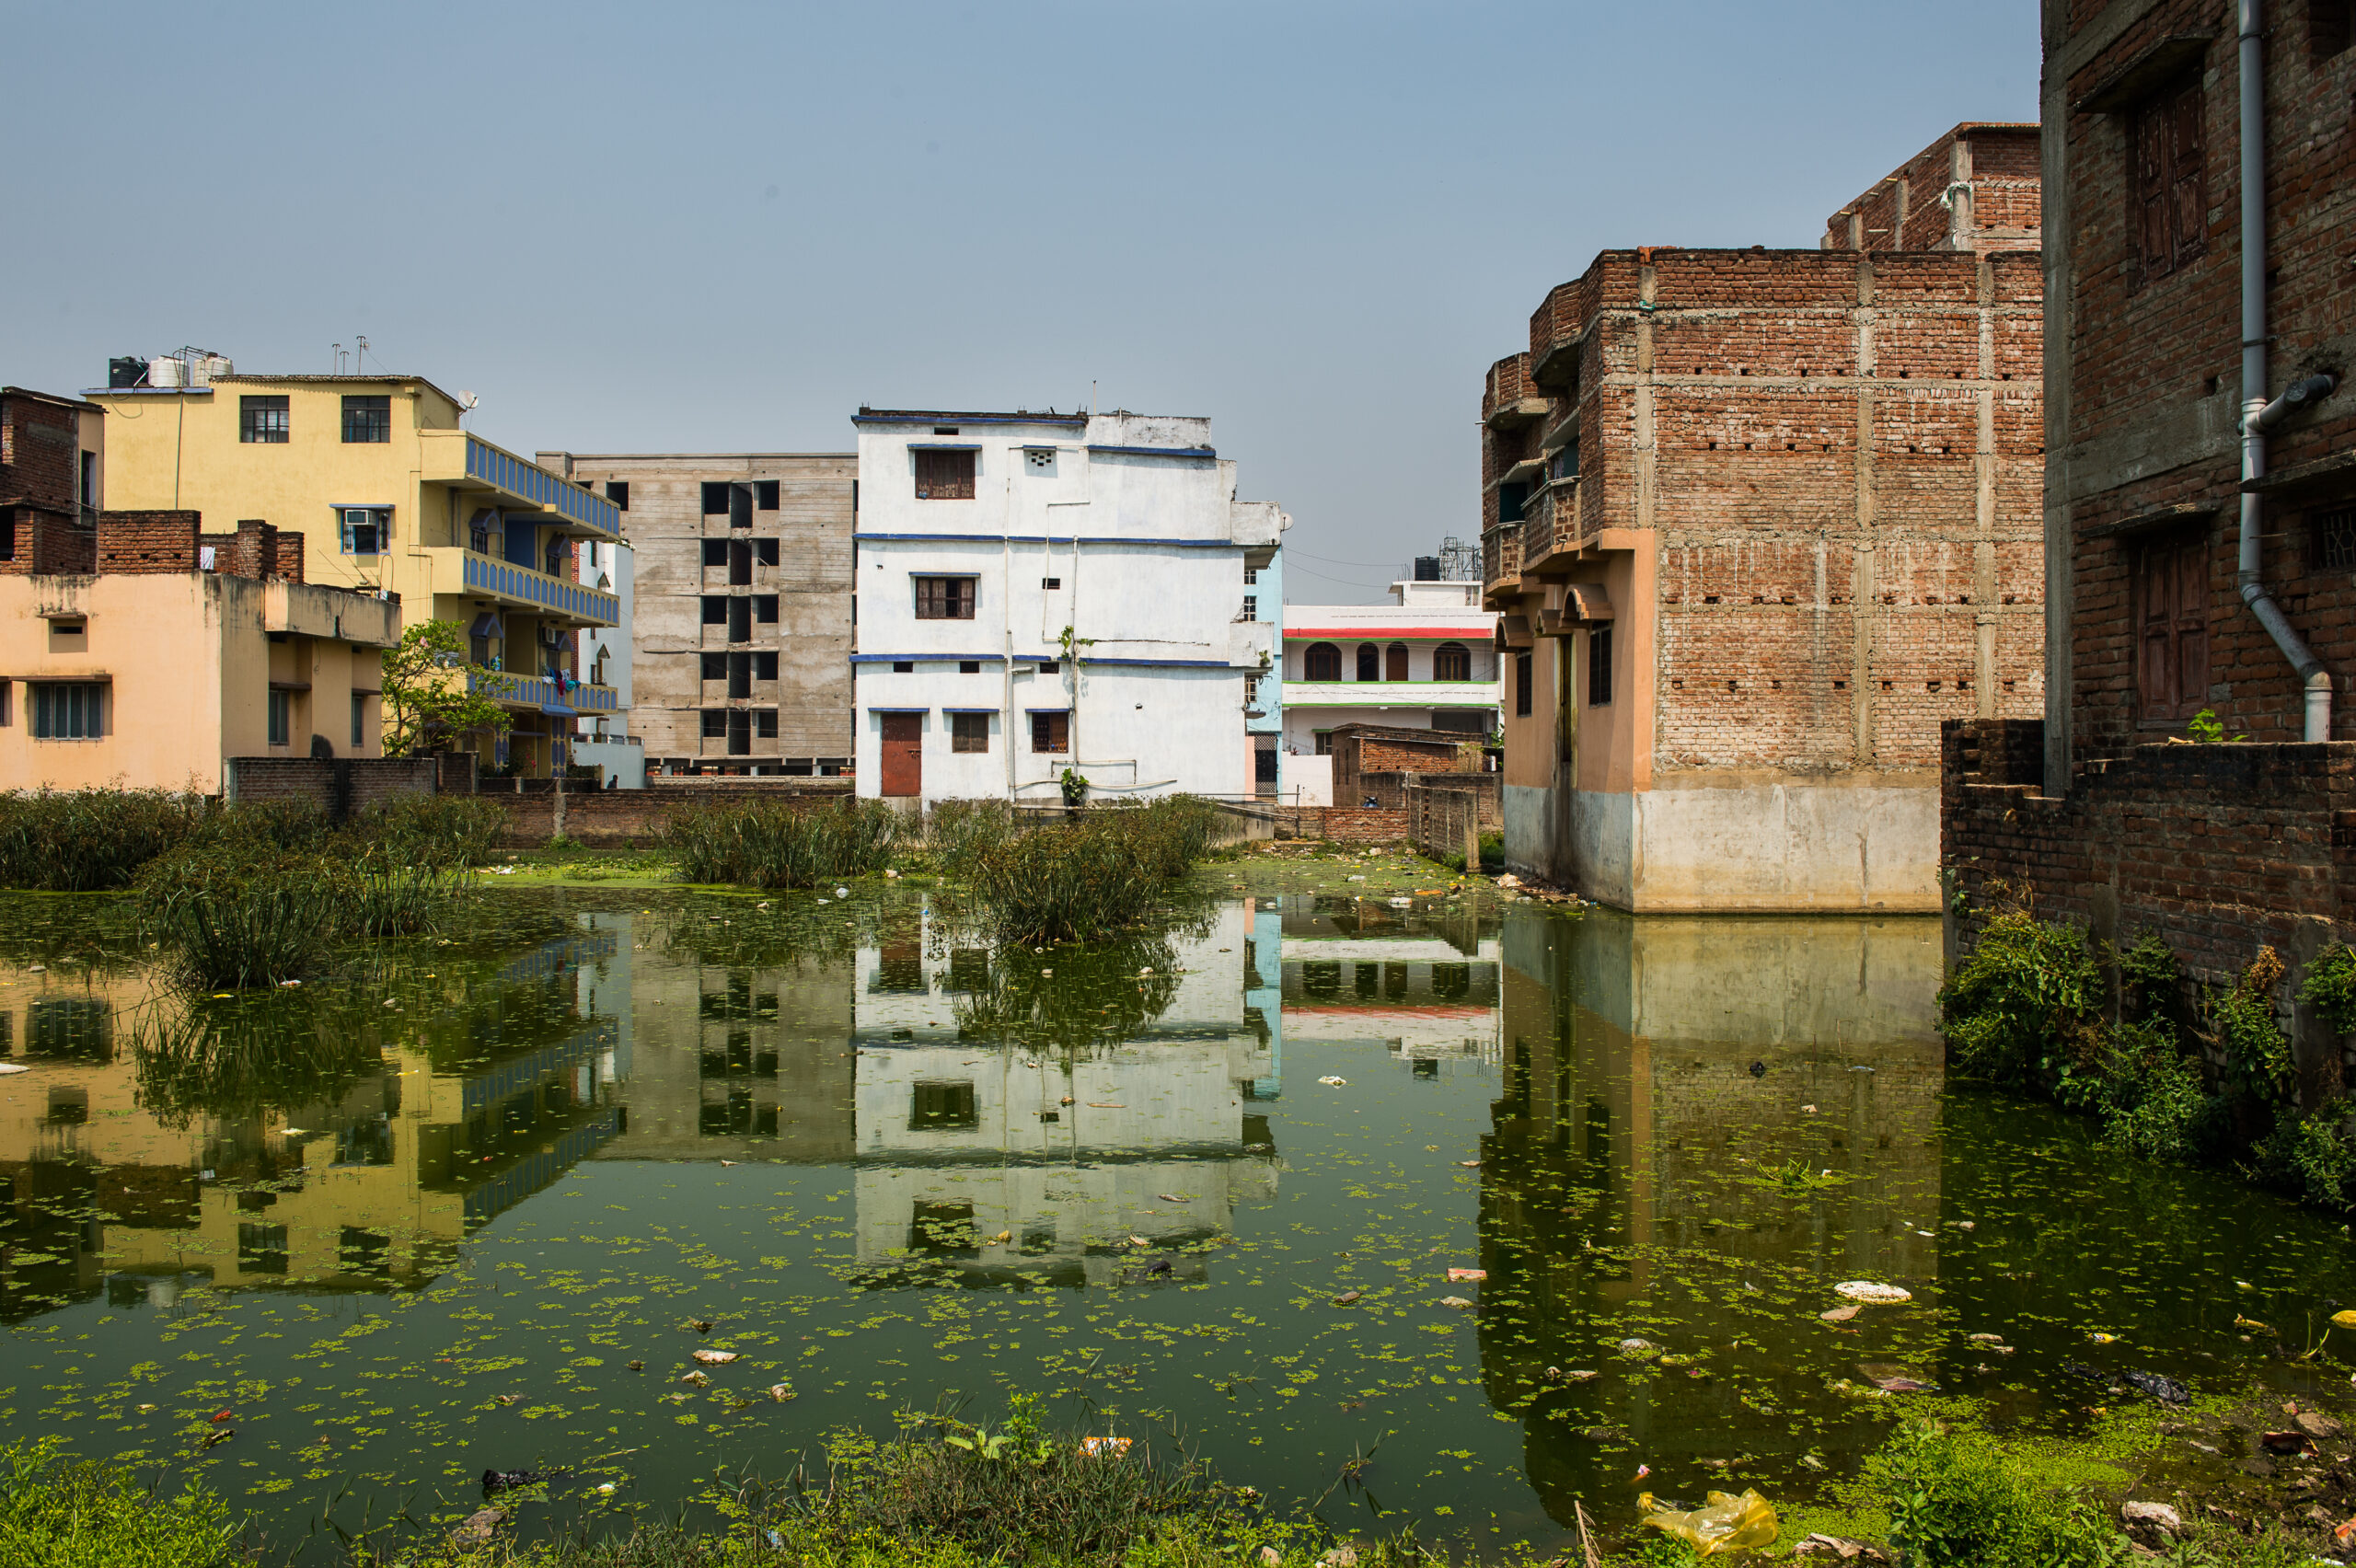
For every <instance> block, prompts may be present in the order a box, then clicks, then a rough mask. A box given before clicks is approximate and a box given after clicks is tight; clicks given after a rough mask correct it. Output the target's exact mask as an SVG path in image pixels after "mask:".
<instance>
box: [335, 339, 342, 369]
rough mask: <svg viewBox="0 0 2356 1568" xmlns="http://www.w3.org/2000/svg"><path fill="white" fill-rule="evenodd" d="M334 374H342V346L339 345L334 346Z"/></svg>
mask: <svg viewBox="0 0 2356 1568" xmlns="http://www.w3.org/2000/svg"><path fill="white" fill-rule="evenodd" d="M335 373H336V374H337V375H342V374H343V345H342V344H341V343H338V344H336V345H335Z"/></svg>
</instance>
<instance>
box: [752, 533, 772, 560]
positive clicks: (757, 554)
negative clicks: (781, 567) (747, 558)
mask: <svg viewBox="0 0 2356 1568" xmlns="http://www.w3.org/2000/svg"><path fill="white" fill-rule="evenodd" d="M753 559H755V560H756V561H759V562H760V563H761V564H762V565H763V566H775V565H776V564H777V541H776V540H775V539H755V540H754V541H753Z"/></svg>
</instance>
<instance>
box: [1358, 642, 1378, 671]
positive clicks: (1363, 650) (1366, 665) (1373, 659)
mask: <svg viewBox="0 0 2356 1568" xmlns="http://www.w3.org/2000/svg"><path fill="white" fill-rule="evenodd" d="M1381 678H1382V650H1381V649H1380V648H1377V647H1376V646H1375V645H1374V644H1373V643H1371V642H1361V643H1359V644H1358V679H1360V680H1362V681H1379V680H1380V679H1381Z"/></svg>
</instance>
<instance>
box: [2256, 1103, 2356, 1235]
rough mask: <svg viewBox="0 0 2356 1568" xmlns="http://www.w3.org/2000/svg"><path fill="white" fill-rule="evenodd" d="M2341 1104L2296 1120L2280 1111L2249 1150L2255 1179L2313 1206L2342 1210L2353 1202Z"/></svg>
mask: <svg viewBox="0 0 2356 1568" xmlns="http://www.w3.org/2000/svg"><path fill="white" fill-rule="evenodd" d="M2348 1115H2349V1105H2348V1101H2346V1100H2334V1101H2331V1102H2330V1103H2329V1104H2327V1105H2325V1106H2322V1107H2320V1108H2319V1109H2317V1110H2315V1111H2312V1112H2310V1113H2307V1114H2306V1115H2304V1116H2302V1115H2300V1114H2298V1113H2297V1112H2295V1111H2293V1110H2292V1109H2291V1108H2290V1107H2288V1106H2285V1107H2283V1108H2282V1109H2281V1111H2280V1112H2279V1113H2277V1114H2276V1117H2275V1122H2274V1130H2273V1131H2272V1132H2270V1133H2269V1134H2267V1136H2265V1137H2263V1138H2261V1139H2259V1140H2258V1146H2257V1147H2256V1148H2255V1149H2254V1150H2253V1151H2252V1152H2253V1153H2254V1154H2255V1156H2256V1158H2257V1173H2258V1178H2259V1179H2260V1180H2261V1181H2264V1182H2267V1183H2268V1184H2269V1185H2271V1186H2275V1187H2280V1188H2281V1189H2282V1190H2283V1191H2285V1192H2288V1193H2294V1194H2295V1195H2297V1196H2298V1197H2299V1198H2300V1199H2301V1200H2302V1201H2303V1202H2305V1203H2310V1204H2313V1205H2316V1206H2317V1207H2318V1208H2327V1209H2345V1208H2347V1207H2348V1205H2349V1204H2350V1200H2351V1199H2356V1186H2352V1185H2351V1178H2356V1141H2351V1139H2350V1136H2349V1132H2348Z"/></svg>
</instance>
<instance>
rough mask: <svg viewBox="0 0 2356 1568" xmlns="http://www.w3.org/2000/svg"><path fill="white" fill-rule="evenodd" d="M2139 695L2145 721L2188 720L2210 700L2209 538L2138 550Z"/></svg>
mask: <svg viewBox="0 0 2356 1568" xmlns="http://www.w3.org/2000/svg"><path fill="white" fill-rule="evenodd" d="M2131 587H2132V602H2133V607H2134V614H2135V621H2136V633H2137V641H2138V645H2139V646H2138V649H2137V658H2136V668H2135V685H2136V696H2137V698H2138V699H2139V700H2138V708H2139V710H2140V717H2141V718H2142V720H2143V721H2145V722H2147V723H2174V722H2177V721H2182V720H2186V719H2189V718H2191V717H2192V716H2193V715H2194V714H2196V713H2198V712H2200V709H2202V708H2203V707H2205V706H2207V704H2208V700H2209V537H2208V535H2207V533H2206V532H2201V533H2197V534H2194V535H2191V536H2161V537H2158V538H2154V539H2148V540H2146V541H2144V542H2143V543H2142V546H2141V548H2139V549H2138V550H2137V552H2136V557H2135V575H2134V578H2133V580H2132V584H2131Z"/></svg>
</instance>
